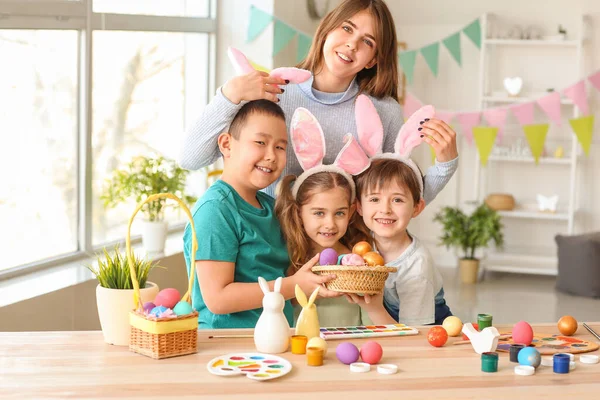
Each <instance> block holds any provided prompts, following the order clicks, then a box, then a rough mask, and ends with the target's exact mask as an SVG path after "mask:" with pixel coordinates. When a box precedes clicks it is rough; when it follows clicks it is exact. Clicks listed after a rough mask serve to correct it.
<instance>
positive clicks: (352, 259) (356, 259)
mask: <svg viewBox="0 0 600 400" xmlns="http://www.w3.org/2000/svg"><path fill="white" fill-rule="evenodd" d="M342 265H365V260H364V259H363V258H362V257H361V256H359V255H358V254H354V253H350V254H346V255H345V256H344V257H342Z"/></svg>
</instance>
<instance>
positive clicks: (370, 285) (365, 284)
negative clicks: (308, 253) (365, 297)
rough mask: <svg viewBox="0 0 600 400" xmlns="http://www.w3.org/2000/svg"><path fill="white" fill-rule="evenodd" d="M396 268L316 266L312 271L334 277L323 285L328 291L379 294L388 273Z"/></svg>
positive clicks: (381, 266)
mask: <svg viewBox="0 0 600 400" xmlns="http://www.w3.org/2000/svg"><path fill="white" fill-rule="evenodd" d="M397 270H398V268H396V267H386V266H383V265H378V266H376V267H368V266H365V265H317V266H315V267H312V271H313V272H314V273H315V274H317V275H336V278H335V279H332V280H330V281H329V282H327V283H326V284H325V287H326V288H327V289H329V290H333V291H335V292H342V293H361V294H380V293H381V292H382V291H383V287H384V284H385V280H386V279H387V277H388V274H389V273H390V272H396V271H397Z"/></svg>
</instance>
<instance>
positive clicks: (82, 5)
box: [0, 0, 217, 280]
mask: <svg viewBox="0 0 600 400" xmlns="http://www.w3.org/2000/svg"><path fill="white" fill-rule="evenodd" d="M208 11H209V12H208V18H202V17H172V16H153V15H135V14H113V13H96V12H94V11H93V2H92V0H80V1H68V0H46V1H43V0H0V29H19V30H28V29H32V30H77V31H79V65H78V81H79V91H78V105H79V112H78V116H77V118H78V121H77V122H78V124H77V125H78V134H77V148H78V152H77V160H78V162H77V164H78V168H79V169H78V173H77V182H78V187H79V192H78V201H77V207H78V212H77V226H78V235H77V244H78V249H77V251H75V252H72V253H67V254H62V255H58V256H56V257H53V258H48V259H44V260H40V261H35V262H31V263H28V264H23V265H19V266H15V267H13V268H9V269H7V270H4V271H0V280H3V279H8V278H11V277H15V276H18V275H23V274H25V273H31V272H34V271H37V270H42V269H46V268H51V267H55V266H58V265H62V264H67V263H69V262H74V261H77V260H83V259H85V258H88V257H90V255H92V254H94V252H96V251H98V250H99V249H100V248H101V247H104V246H110V245H114V244H116V243H117V242H122V243H124V242H125V238H123V239H122V240H119V241H114V242H111V243H104V244H102V245H101V246H96V247H94V246H92V228H91V225H92V93H91V90H89V89H90V88H91V87H92V65H93V63H92V54H93V41H92V37H93V35H88V34H87V33H88V32H93V31H143V32H180V33H207V34H208V36H209V39H208V40H209V45H208V54H206V57H207V60H209V62H208V63H209V65H208V74H207V76H208V82H207V85H206V87H207V93H206V94H205V96H206V98H207V99H210V94H211V93H214V91H215V68H216V45H217V41H216V34H217V0H209V10H208ZM185 108H187V107H185ZM182 229H183V225H182V224H179V225H175V226H173V227H172V228H170V231H181V230H182ZM139 241H140V238H133V239H132V242H134V243H135V242H139Z"/></svg>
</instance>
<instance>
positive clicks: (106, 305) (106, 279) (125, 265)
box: [86, 245, 162, 346]
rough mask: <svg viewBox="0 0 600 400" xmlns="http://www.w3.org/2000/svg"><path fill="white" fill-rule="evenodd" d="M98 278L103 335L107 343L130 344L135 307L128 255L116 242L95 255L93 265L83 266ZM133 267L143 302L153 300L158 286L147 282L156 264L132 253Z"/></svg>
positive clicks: (99, 308)
mask: <svg viewBox="0 0 600 400" xmlns="http://www.w3.org/2000/svg"><path fill="white" fill-rule="evenodd" d="M86 267H87V268H88V269H89V270H90V271H91V272H92V274H94V276H95V277H96V279H97V280H98V286H97V287H96V304H97V306H98V317H99V319H100V326H101V327H102V334H103V336H104V341H105V342H106V343H110V344H114V345H118V346H126V345H129V330H130V328H129V311H130V310H132V309H133V308H134V300H133V284H132V282H131V275H130V268H131V267H132V266H131V265H130V264H129V261H128V259H127V255H126V254H124V253H122V252H121V251H120V248H119V245H116V246H115V247H114V249H112V250H111V251H109V250H107V249H106V248H105V249H104V250H103V252H102V253H101V254H98V255H97V260H96V265H87V266H86ZM133 268H135V271H136V275H137V277H138V281H139V284H140V294H141V297H142V301H143V302H147V301H152V300H154V297H155V296H156V294H157V293H158V286H157V285H156V284H155V283H153V282H149V281H148V275H149V274H150V272H151V271H152V270H153V269H154V268H162V267H160V266H159V265H158V264H157V263H155V262H152V261H149V260H147V259H143V258H140V257H138V256H136V255H135V254H134V255H133Z"/></svg>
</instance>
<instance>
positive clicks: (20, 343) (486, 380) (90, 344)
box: [0, 322, 600, 400]
mask: <svg viewBox="0 0 600 400" xmlns="http://www.w3.org/2000/svg"><path fill="white" fill-rule="evenodd" d="M589 325H590V326H592V327H593V328H594V329H595V330H596V331H597V332H598V331H600V322H598V323H593V324H589ZM507 328H508V330H510V326H498V329H499V330H500V331H502V330H507ZM533 328H534V331H535V332H536V333H558V331H557V328H556V324H540V325H535V326H534V327H533ZM418 329H419V331H420V333H419V335H417V336H406V337H395V338H377V339H376V340H377V341H378V342H379V343H380V344H381V345H382V346H383V350H384V358H383V359H382V362H383V363H392V364H396V365H398V367H399V372H398V373H397V374H395V375H381V374H378V373H377V372H376V370H371V372H368V373H364V374H357V373H351V372H350V370H349V367H348V366H347V365H344V364H341V363H340V362H339V361H337V359H336V358H335V346H336V345H337V344H339V343H340V342H339V341H331V342H329V344H330V348H329V352H328V354H327V356H326V359H325V365H324V366H322V367H308V366H306V359H305V356H304V355H293V354H291V353H289V352H288V353H285V354H282V355H281V356H283V357H284V358H286V359H287V360H289V361H290V362H291V363H292V365H293V370H292V372H291V373H289V374H288V375H286V376H284V377H282V378H280V379H275V380H272V381H267V382H257V381H252V380H250V379H247V378H245V377H242V376H240V377H220V376H215V375H212V374H210V373H209V372H208V371H207V369H206V364H207V362H208V361H209V360H211V359H212V358H214V357H217V356H219V355H224V354H227V353H232V352H252V351H255V348H254V343H253V340H252V339H250V338H236V339H232V338H228V339H209V338H208V336H209V335H214V334H219V335H221V334H248V333H251V331H250V330H232V331H200V332H199V341H198V353H197V354H194V355H189V356H183V357H175V358H169V359H164V360H153V359H150V358H147V357H144V356H142V355H139V354H135V353H132V352H130V351H129V350H128V349H127V348H126V347H117V346H111V345H107V344H105V343H104V341H103V339H102V333H101V332H35V333H29V332H26V333H23V332H15V333H0V398H2V399H4V398H14V399H24V398H77V399H83V398H109V399H113V398H114V399H133V398H138V399H144V400H146V399H152V398H172V399H181V398H185V397H187V398H198V397H200V396H206V397H207V398H216V397H219V398H238V399H261V400H264V399H288V398H299V399H315V400H316V399H324V398H327V397H330V398H335V399H338V398H343V399H350V398H360V399H373V400H375V399H380V398H393V399H398V400H401V399H402V400H403V399H408V398H420V399H436V400H438V399H511V400H512V399H515V398H528V399H538V398H539V399H542V398H543V399H549V398H563V399H567V398H568V399H593V398H598V396H600V364H595V365H586V364H582V363H580V362H579V361H577V369H576V370H575V371H573V372H571V373H569V374H566V375H559V374H555V373H553V372H552V368H551V367H540V368H538V370H537V372H536V374H535V375H533V376H517V375H515V374H514V373H513V367H514V366H515V365H516V364H514V363H511V362H510V361H509V359H508V353H500V361H499V371H498V372H497V373H484V372H481V361H480V356H479V355H478V354H476V353H475V352H474V351H473V350H472V347H471V346H470V345H459V346H455V345H452V344H451V342H453V341H456V340H460V339H461V338H450V340H449V341H448V343H447V344H446V345H445V346H444V347H442V348H434V347H432V346H431V345H429V343H427V340H426V333H427V330H428V328H427V327H418ZM575 336H577V337H579V338H581V339H585V340H590V341H592V340H595V339H594V338H593V336H592V335H590V334H589V333H588V332H587V331H586V330H585V329H584V328H583V326H580V327H579V330H578V331H577V333H576V335H575ZM351 341H352V342H353V343H355V344H356V345H357V346H359V347H360V345H361V343H364V342H365V341H366V339H356V340H351ZM598 353H599V352H598V351H596V352H594V353H590V354H598ZM577 360H578V358H577Z"/></svg>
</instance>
